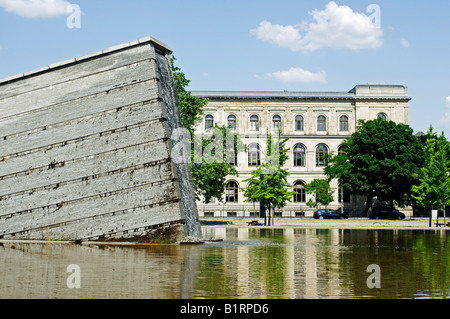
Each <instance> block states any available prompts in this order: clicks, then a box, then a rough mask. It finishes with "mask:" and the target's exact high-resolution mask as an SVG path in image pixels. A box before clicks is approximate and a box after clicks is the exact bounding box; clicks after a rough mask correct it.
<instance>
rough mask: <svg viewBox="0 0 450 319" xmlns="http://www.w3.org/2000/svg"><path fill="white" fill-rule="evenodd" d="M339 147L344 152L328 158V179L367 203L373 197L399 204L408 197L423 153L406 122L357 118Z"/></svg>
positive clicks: (326, 170)
mask: <svg viewBox="0 0 450 319" xmlns="http://www.w3.org/2000/svg"><path fill="white" fill-rule="evenodd" d="M342 150H343V151H344V152H345V153H344V154H339V155H335V156H332V157H331V158H329V160H328V163H327V166H326V167H325V173H326V174H327V176H328V177H329V179H333V178H338V179H339V181H340V184H341V185H342V186H343V187H344V188H345V189H348V190H349V191H352V192H353V193H354V194H358V195H364V196H367V204H368V205H369V204H370V203H371V201H372V199H373V198H374V197H375V196H377V197H378V199H380V198H383V199H385V200H389V202H391V203H392V202H393V201H394V200H395V201H397V202H398V203H400V204H404V203H405V199H406V200H410V199H411V193H412V191H411V189H412V185H413V184H414V183H416V181H417V173H418V172H419V170H420V168H421V167H422V165H423V161H424V156H423V152H422V148H421V144H420V142H419V140H418V139H417V137H416V136H414V135H413V130H412V129H411V128H410V127H409V126H408V125H405V124H396V123H394V122H392V121H384V120H382V119H377V120H373V121H361V122H360V125H359V127H358V129H357V131H356V132H355V133H353V134H352V135H351V136H350V137H349V138H347V139H346V140H345V141H344V143H343V144H342ZM366 209H368V207H366Z"/></svg>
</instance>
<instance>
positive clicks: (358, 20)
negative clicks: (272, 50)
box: [250, 1, 383, 52]
mask: <svg viewBox="0 0 450 319" xmlns="http://www.w3.org/2000/svg"><path fill="white" fill-rule="evenodd" d="M309 14H310V15H311V16H312V19H311V20H309V21H303V22H302V23H301V24H299V25H286V26H282V25H279V24H272V23H271V22H268V21H263V22H261V23H260V24H259V26H258V27H257V28H256V29H252V30H250V33H251V34H252V35H254V36H256V38H257V39H258V40H261V41H267V42H270V43H273V44H276V45H278V46H281V47H284V48H288V49H290V50H292V51H303V52H311V51H315V50H319V49H321V48H324V47H330V48H335V49H350V50H355V51H358V50H360V49H366V48H378V47H381V46H382V44H383V41H382V36H383V31H382V29H381V28H379V27H377V26H376V25H375V23H373V22H372V19H371V18H370V17H369V16H367V15H365V14H362V13H358V12H354V11H353V10H352V9H351V8H350V7H348V6H345V5H343V6H339V5H337V4H336V3H335V2H333V1H331V2H330V3H328V4H327V5H326V6H325V9H324V10H317V9H316V10H314V11H312V12H310V13H309ZM302 33H304V34H303V35H302Z"/></svg>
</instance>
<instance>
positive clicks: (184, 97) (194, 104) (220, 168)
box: [171, 56, 241, 204]
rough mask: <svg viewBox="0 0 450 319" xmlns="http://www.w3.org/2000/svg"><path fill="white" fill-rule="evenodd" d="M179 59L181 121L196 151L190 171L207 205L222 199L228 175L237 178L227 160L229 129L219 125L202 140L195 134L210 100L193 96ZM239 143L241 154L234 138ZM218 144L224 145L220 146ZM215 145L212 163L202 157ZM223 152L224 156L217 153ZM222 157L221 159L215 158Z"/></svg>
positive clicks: (175, 70)
mask: <svg viewBox="0 0 450 319" xmlns="http://www.w3.org/2000/svg"><path fill="white" fill-rule="evenodd" d="M175 60H176V59H175V57H173V56H172V58H171V61H172V71H173V77H174V81H175V89H176V93H177V100H178V107H179V109H180V113H181V122H182V125H183V127H184V128H186V129H188V130H189V132H190V134H191V141H193V143H192V149H191V163H190V170H191V175H192V184H193V186H194V192H195V194H196V197H197V199H202V200H203V201H204V202H205V203H207V204H208V203H210V202H211V201H212V199H213V198H217V199H219V201H220V200H222V198H223V195H224V192H225V183H226V177H227V175H237V171H236V169H235V168H234V166H232V165H230V164H229V163H228V161H226V158H227V157H226V156H227V154H228V153H229V152H228V150H227V145H226V128H225V127H218V126H217V125H216V127H215V130H216V131H215V132H216V134H213V135H212V136H211V137H210V138H205V139H204V140H202V141H198V139H199V138H204V137H205V136H203V137H198V136H195V134H194V127H195V124H196V122H197V121H200V120H201V119H202V116H203V115H204V113H203V107H204V106H205V105H206V104H207V103H208V100H207V99H202V98H199V97H197V96H193V95H192V94H191V92H190V91H188V90H187V87H188V85H189V83H190V81H189V80H188V79H186V76H185V74H184V73H182V72H181V69H180V68H179V67H176V66H175ZM233 138H234V140H235V146H234V147H235V150H236V151H238V149H239V146H240V145H241V143H240V139H239V137H238V136H234V137H233ZM196 142H197V145H201V150H200V153H201V154H197V153H196V150H195V145H196ZM217 143H219V144H222V143H223V145H217ZM211 146H215V147H213V149H212V152H211V153H212V155H213V157H214V160H212V161H209V160H208V159H205V158H203V157H202V155H203V151H204V150H205V149H206V148H208V147H210V148H211ZM216 152H220V153H221V154H216ZM215 155H219V156H217V157H216V156H215Z"/></svg>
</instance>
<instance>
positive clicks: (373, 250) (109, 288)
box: [0, 227, 450, 299]
mask: <svg viewBox="0 0 450 319" xmlns="http://www.w3.org/2000/svg"><path fill="white" fill-rule="evenodd" d="M203 232H204V235H205V238H216V239H223V241H221V242H208V243H206V244H204V245H195V246H189V245H152V246H100V245H92V246H81V245H63V244H25V243H20V244H18V243H5V244H3V245H1V246H0V254H1V257H2V258H1V261H0V298H152V299H158V298H162V299H179V298H183V299H189V298H231V299H238V298H250V299H252V298H253V299H266V298H283V299H292V298H295V299H302V298H308V299H310V298H314V299H316V298H389V299H393V298H422V297H425V298H448V297H449V295H450V252H449V248H448V247H449V246H448V244H449V239H448V238H447V235H448V234H447V233H446V232H445V231H435V230H433V231H432V230H426V231H418V230H342V229H298V228H297V229H296V228H287V229H261V228H228V227H223V228H218V227H205V228H204V229H203ZM71 264H77V265H79V266H80V269H81V288H80V289H69V288H68V287H67V284H66V280H67V278H68V276H69V275H70V274H69V273H67V266H68V265H71ZM371 264H377V265H379V266H380V269H381V277H380V278H381V288H380V289H376V288H375V289H369V288H368V287H367V283H366V280H367V278H368V276H369V275H370V273H367V267H368V266H369V265H371Z"/></svg>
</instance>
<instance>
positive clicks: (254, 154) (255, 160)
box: [248, 143, 261, 166]
mask: <svg viewBox="0 0 450 319" xmlns="http://www.w3.org/2000/svg"><path fill="white" fill-rule="evenodd" d="M260 165H261V148H260V146H259V145H258V144H256V143H255V144H251V145H250V146H249V148H248V166H260Z"/></svg>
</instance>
